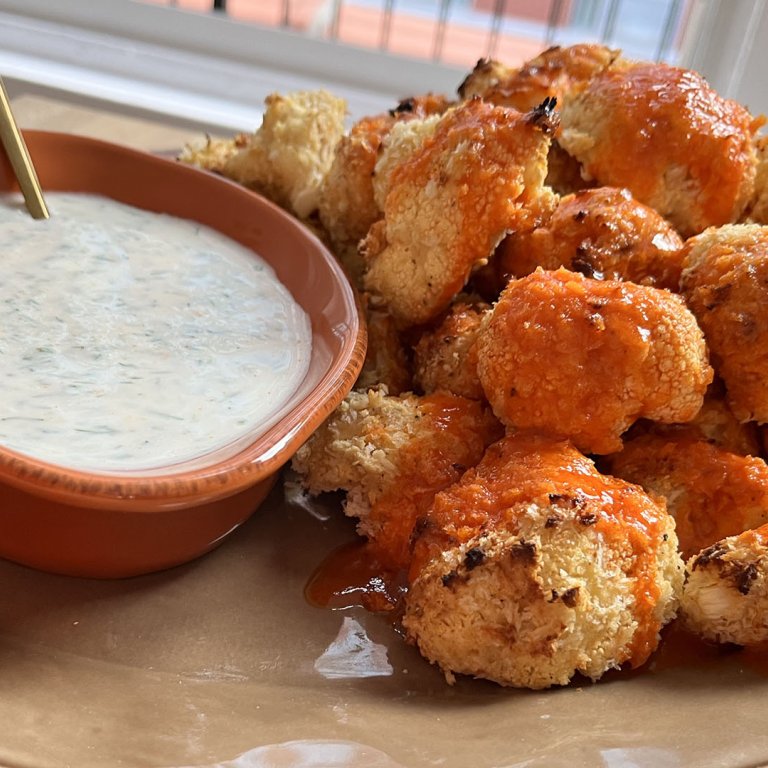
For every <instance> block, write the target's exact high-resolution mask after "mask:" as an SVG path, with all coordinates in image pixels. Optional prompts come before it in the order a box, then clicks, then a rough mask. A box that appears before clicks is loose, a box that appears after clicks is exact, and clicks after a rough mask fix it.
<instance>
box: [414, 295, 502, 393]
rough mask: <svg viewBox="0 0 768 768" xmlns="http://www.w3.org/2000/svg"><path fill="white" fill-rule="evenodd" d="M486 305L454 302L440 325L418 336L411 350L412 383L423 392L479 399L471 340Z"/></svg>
mask: <svg viewBox="0 0 768 768" xmlns="http://www.w3.org/2000/svg"><path fill="white" fill-rule="evenodd" d="M489 312H490V307H489V306H488V305H485V304H483V305H479V306H476V305H471V304H466V303H464V302H456V303H454V304H453V305H452V306H451V309H450V311H449V313H448V314H447V315H446V316H445V318H444V319H443V320H442V322H441V323H440V324H439V325H438V326H437V327H436V328H433V329H430V330H427V331H425V332H424V333H422V335H421V336H420V337H419V341H418V343H417V344H416V346H415V347H414V348H413V365H414V381H415V382H416V383H417V384H418V385H419V386H420V387H421V389H422V390H423V391H424V392H427V393H429V392H439V391H441V390H442V391H445V392H453V394H455V395H461V396H462V397H469V398H472V399H474V400H482V399H483V398H484V397H485V394H484V393H483V388H482V386H481V385H480V379H479V378H478V375H477V349H476V348H475V341H476V340H477V337H478V335H479V334H480V333H481V328H482V322H483V318H484V317H486V316H487V315H488V314H489Z"/></svg>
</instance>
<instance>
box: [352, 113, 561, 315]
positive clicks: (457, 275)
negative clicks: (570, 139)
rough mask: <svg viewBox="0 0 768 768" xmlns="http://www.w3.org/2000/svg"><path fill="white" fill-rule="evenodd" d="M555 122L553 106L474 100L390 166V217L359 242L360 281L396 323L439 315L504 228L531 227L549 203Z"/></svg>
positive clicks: (387, 205)
mask: <svg viewBox="0 0 768 768" xmlns="http://www.w3.org/2000/svg"><path fill="white" fill-rule="evenodd" d="M555 123H556V117H555V115H554V114H553V113H552V110H551V105H549V104H545V105H543V106H542V107H541V108H540V109H536V110H534V111H533V112H531V113H528V114H525V115H522V114H520V113H518V112H515V111H513V110H508V109H505V108H503V107H492V106H490V105H488V104H485V103H483V102H482V101H480V100H479V99H475V100H472V101H470V102H466V103H465V104H462V105H461V106H459V107H456V108H454V109H451V110H449V111H448V112H447V113H446V114H445V115H444V116H443V117H442V118H441V119H440V121H439V122H438V124H437V127H436V129H435V131H434V133H433V134H432V136H430V137H429V138H428V139H427V140H426V141H425V142H424V143H423V144H422V145H421V148H420V150H419V151H418V152H416V153H415V154H413V155H411V156H410V157H409V158H408V159H407V160H405V161H404V162H402V163H400V164H399V165H397V166H396V167H395V168H393V169H391V171H390V172H389V189H388V192H387V196H386V202H385V205H384V219H383V221H381V222H378V223H377V224H376V225H374V227H372V229H371V232H370V233H369V236H368V237H367V238H366V240H365V241H364V245H363V249H364V250H363V253H364V255H365V257H366V259H367V261H368V268H367V271H366V274H365V278H364V285H365V287H366V288H367V289H368V290H369V291H371V293H373V294H376V295H378V297H379V298H380V299H381V300H382V301H383V302H384V303H385V304H386V305H387V306H388V307H389V309H390V311H391V312H392V314H393V316H394V317H395V319H396V320H397V322H398V323H400V324H401V325H402V326H410V325H418V324H421V323H426V322H428V321H430V320H432V319H434V318H435V317H437V316H438V315H439V314H440V313H441V312H442V311H443V310H445V309H446V308H447V307H448V305H449V304H450V302H451V299H452V298H453V297H454V296H455V295H456V294H457V293H458V292H459V291H460V290H461V289H462V288H463V286H464V285H465V283H466V281H467V278H468V277H469V274H470V272H471V270H472V269H473V268H474V267H477V266H478V265H481V264H483V263H485V261H486V260H487V259H488V257H489V256H490V255H491V254H492V252H493V249H494V248H495V246H496V245H497V243H498V242H499V241H500V240H501V238H502V237H503V236H504V234H505V233H506V232H508V231H511V230H515V229H517V228H518V227H520V226H530V225H531V220H532V219H534V218H535V216H536V215H537V214H539V213H540V211H539V206H541V205H542V200H541V199H540V198H545V199H547V200H548V198H547V194H546V192H545V190H543V189H542V185H543V182H544V177H545V176H546V154H547V150H548V148H549V134H550V133H551V132H552V130H553V129H554V127H555ZM534 211H535V212H534Z"/></svg>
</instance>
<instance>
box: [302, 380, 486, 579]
mask: <svg viewBox="0 0 768 768" xmlns="http://www.w3.org/2000/svg"><path fill="white" fill-rule="evenodd" d="M500 432H501V428H500V426H499V424H498V422H497V421H496V420H495V419H494V418H493V416H492V415H491V413H490V412H489V411H488V409H487V408H486V407H484V406H483V405H481V404H480V403H478V402H475V401H472V400H467V399H465V398H462V397H455V396H453V395H448V394H441V395H433V396H428V397H417V396H416V395H412V394H405V395H402V396H401V397H393V396H390V395H386V394H384V393H383V392H380V391H378V392H377V391H373V390H371V391H368V392H354V391H353V392H351V393H350V394H349V395H348V396H347V398H346V399H345V400H344V401H343V402H342V404H341V405H340V406H339V407H338V408H337V409H336V411H335V412H334V413H333V414H332V415H331V417H330V418H329V419H328V420H327V421H326V422H325V424H323V426H321V427H320V429H318V430H317V431H316V432H315V433H314V434H313V435H312V437H311V438H310V439H309V440H308V442H307V443H305V444H304V445H303V446H302V448H301V449H300V450H299V451H298V453H297V454H296V456H295V457H294V459H293V468H294V470H296V472H297V473H298V474H299V476H300V480H301V483H302V484H303V485H304V487H305V488H306V489H307V490H308V491H309V493H311V494H313V495H315V494H318V493H323V492H326V491H336V490H343V491H346V494H347V496H346V501H345V504H344V511H345V513H346V514H347V515H349V516H352V517H357V518H358V519H359V525H358V530H359V532H360V533H361V534H362V535H363V536H366V537H367V538H368V539H369V540H370V543H371V545H372V547H373V551H374V552H375V553H376V556H377V557H378V558H379V559H380V560H381V562H382V563H383V564H385V565H386V566H388V567H392V568H407V567H408V563H409V560H410V546H411V534H412V531H413V527H414V525H415V523H416V520H417V519H418V517H419V516H420V515H421V514H423V513H424V511H425V510H426V508H427V507H428V506H429V505H430V504H431V502H432V499H433V498H434V495H435V493H437V491H439V490H442V489H443V488H445V487H446V486H448V485H450V484H451V483H452V482H455V481H456V480H457V479H458V478H459V477H460V476H461V474H462V472H463V471H464V470H465V469H466V468H467V467H470V466H473V465H474V464H476V463H477V462H478V461H479V460H480V458H481V457H482V455H483V451H484V450H485V446H486V445H488V444H489V443H491V442H492V441H493V440H496V439H497V438H498V437H499V435H500Z"/></svg>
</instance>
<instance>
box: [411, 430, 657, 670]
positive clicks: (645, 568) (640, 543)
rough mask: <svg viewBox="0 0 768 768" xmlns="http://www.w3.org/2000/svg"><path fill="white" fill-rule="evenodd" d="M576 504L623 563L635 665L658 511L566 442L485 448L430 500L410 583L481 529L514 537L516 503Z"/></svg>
mask: <svg viewBox="0 0 768 768" xmlns="http://www.w3.org/2000/svg"><path fill="white" fill-rule="evenodd" d="M558 503H568V504H574V505H577V509H579V510H580V511H579V513H578V514H579V515H580V517H579V520H580V522H582V523H583V524H584V526H585V528H586V527H591V528H592V530H594V531H595V532H596V533H597V534H598V535H599V536H600V537H601V538H602V540H603V542H604V545H605V546H606V548H610V549H611V550H612V551H613V552H621V553H622V554H623V555H625V556H628V557H629V558H631V566H630V570H629V572H628V575H629V576H630V577H632V578H633V579H634V598H635V607H634V615H635V618H636V620H637V622H638V630H637V632H636V634H635V637H634V640H633V644H632V648H631V649H630V658H629V661H630V663H631V664H632V666H639V665H640V664H642V663H643V662H645V661H646V659H647V658H648V656H649V655H650V653H651V652H652V651H653V650H654V648H655V647H656V636H657V633H658V631H659V629H660V623H659V622H658V620H657V619H656V618H655V616H654V610H655V607H656V603H657V601H658V598H659V595H660V592H659V588H658V585H657V576H656V572H657V557H658V545H659V542H660V541H661V538H662V536H663V535H664V530H665V525H664V520H663V516H664V515H666V514H667V513H666V511H665V510H664V508H663V507H662V506H659V505H657V504H656V503H654V501H652V500H651V499H650V497H648V496H647V495H646V494H645V493H644V492H643V491H642V490H641V489H640V488H638V487H637V486H633V485H630V484H629V483H627V482H625V481H623V480H619V479H617V478H613V477H609V476H604V475H601V474H600V473H599V472H598V471H597V470H596V469H595V466H594V464H593V463H592V461H590V460H589V459H588V458H586V457H585V456H584V455H582V454H581V453H579V451H577V450H576V449H575V448H574V447H573V446H572V445H571V444H570V443H568V442H566V441H558V440H553V439H550V438H547V437H543V436H540V435H537V434H525V433H522V434H517V435H513V436H508V437H506V438H504V439H502V440H500V441H499V442H497V443H495V444H494V445H492V446H491V447H490V448H489V449H488V451H487V452H486V454H485V457H484V458H483V460H482V461H481V462H480V464H479V465H478V466H477V467H476V469H474V470H470V471H469V472H467V473H466V474H465V475H464V477H463V478H462V479H461V481H460V482H459V483H457V484H456V485H454V486H452V487H451V488H448V489H447V490H445V491H442V492H440V493H438V494H437V496H436V497H435V501H434V504H433V506H432V508H431V509H430V511H429V514H428V515H427V518H426V524H425V525H424V527H423V531H422V533H421V535H420V537H419V538H418V539H417V541H416V543H415V547H414V553H413V559H412V561H411V568H410V574H409V575H410V579H411V580H413V579H414V578H416V576H418V574H419V573H420V572H421V570H422V569H423V567H424V566H425V565H426V564H427V563H428V562H429V561H430V560H432V559H433V558H435V557H438V556H439V554H440V552H442V551H445V550H446V549H448V548H452V547H456V546H458V545H460V544H462V543H464V542H467V541H469V540H470V539H472V538H473V537H475V536H476V535H477V534H479V533H481V532H482V531H486V530H506V531H509V532H511V533H513V534H514V533H515V531H516V530H517V528H518V517H519V515H520V512H521V509H524V507H521V505H524V504H536V505H537V506H539V507H540V508H546V507H548V506H551V505H552V504H558Z"/></svg>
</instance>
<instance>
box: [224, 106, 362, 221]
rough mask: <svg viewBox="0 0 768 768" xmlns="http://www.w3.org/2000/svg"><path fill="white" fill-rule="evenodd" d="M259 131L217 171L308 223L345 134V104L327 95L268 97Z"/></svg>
mask: <svg viewBox="0 0 768 768" xmlns="http://www.w3.org/2000/svg"><path fill="white" fill-rule="evenodd" d="M265 104H266V110H265V112H264V120H263V122H262V124H261V127H260V128H259V129H258V130H257V131H256V133H254V134H253V136H251V138H250V141H249V142H248V144H247V145H246V146H245V147H243V148H242V149H241V150H240V151H239V152H237V154H235V155H232V156H231V157H229V158H228V159H227V161H226V163H225V164H224V166H223V167H222V169H221V172H222V173H223V174H224V175H225V176H227V177H228V178H230V179H233V180H234V181H237V182H239V183H240V184H243V185H244V186H247V187H251V188H252V189H255V190H256V191H257V192H260V193H262V194H263V195H265V196H266V197H269V198H270V199H271V200H273V201H274V202H276V203H277V204H278V205H280V206H282V207H283V208H286V209H288V210H290V211H292V212H293V213H295V214H296V215H297V216H298V217H299V218H302V219H304V218H307V217H308V216H309V215H310V214H311V213H312V212H313V211H315V210H316V209H317V207H318V204H319V202H320V190H321V187H322V183H323V179H324V178H325V176H326V174H327V173H328V171H329V169H330V167H331V163H332V162H333V157H334V152H335V149H336V145H337V144H338V142H339V140H340V139H341V137H342V135H343V133H344V118H345V115H346V108H347V104H346V101H345V100H344V99H340V98H338V97H336V96H332V95H331V94H330V93H328V92H326V91H300V92H297V93H293V94H289V95H286V96H281V95H279V94H274V93H273V94H271V95H270V96H267V98H266V101H265Z"/></svg>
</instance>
